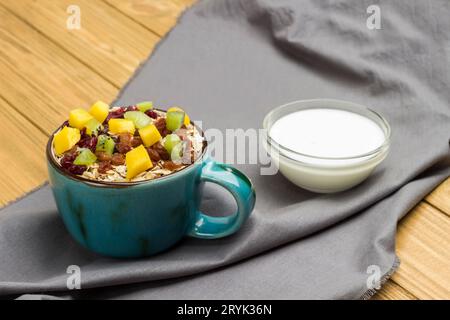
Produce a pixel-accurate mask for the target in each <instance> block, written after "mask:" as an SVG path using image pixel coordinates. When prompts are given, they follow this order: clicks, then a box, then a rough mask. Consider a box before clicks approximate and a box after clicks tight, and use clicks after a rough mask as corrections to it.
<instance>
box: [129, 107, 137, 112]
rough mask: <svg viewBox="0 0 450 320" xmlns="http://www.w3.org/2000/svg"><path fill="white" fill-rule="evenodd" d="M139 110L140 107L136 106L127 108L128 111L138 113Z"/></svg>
mask: <svg viewBox="0 0 450 320" xmlns="http://www.w3.org/2000/svg"><path fill="white" fill-rule="evenodd" d="M137 110H138V107H136V106H128V107H127V111H137Z"/></svg>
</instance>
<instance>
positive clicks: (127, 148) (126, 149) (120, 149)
mask: <svg viewBox="0 0 450 320" xmlns="http://www.w3.org/2000/svg"><path fill="white" fill-rule="evenodd" d="M132 149H133V147H132V146H131V145H128V144H123V143H120V142H119V143H118V144H116V150H117V151H118V152H119V153H122V154H125V153H127V152H129V151H131V150H132Z"/></svg>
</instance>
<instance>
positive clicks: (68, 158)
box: [60, 153, 77, 169]
mask: <svg viewBox="0 0 450 320" xmlns="http://www.w3.org/2000/svg"><path fill="white" fill-rule="evenodd" d="M76 157H77V154H76V153H66V154H65V155H64V156H63V157H62V159H61V162H60V163H61V167H63V168H64V169H69V167H70V166H71V165H73V161H74V160H75V158H76Z"/></svg>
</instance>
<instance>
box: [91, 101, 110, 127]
mask: <svg viewBox="0 0 450 320" xmlns="http://www.w3.org/2000/svg"><path fill="white" fill-rule="evenodd" d="M89 113H90V114H91V115H92V116H93V117H94V118H95V119H97V121H98V122H100V123H103V121H105V119H106V117H107V116H108V114H109V106H108V105H107V104H106V103H104V102H103V101H97V102H96V103H94V104H93V105H92V107H91V108H90V109H89Z"/></svg>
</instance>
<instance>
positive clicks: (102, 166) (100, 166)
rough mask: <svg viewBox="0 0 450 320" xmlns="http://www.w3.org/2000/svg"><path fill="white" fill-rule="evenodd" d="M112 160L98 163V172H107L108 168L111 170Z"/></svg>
mask: <svg viewBox="0 0 450 320" xmlns="http://www.w3.org/2000/svg"><path fill="white" fill-rule="evenodd" d="M111 169H112V166H111V161H102V162H99V164H98V172H100V173H106V172H107V171H108V170H111Z"/></svg>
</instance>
